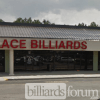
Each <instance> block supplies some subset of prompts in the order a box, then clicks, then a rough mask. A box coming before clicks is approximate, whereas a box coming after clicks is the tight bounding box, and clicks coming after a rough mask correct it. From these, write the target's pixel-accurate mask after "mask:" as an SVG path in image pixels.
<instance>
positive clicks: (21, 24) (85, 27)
mask: <svg viewBox="0 0 100 100" xmlns="http://www.w3.org/2000/svg"><path fill="white" fill-rule="evenodd" d="M0 25H10V26H33V27H52V28H53V27H54V28H75V29H100V27H88V26H74V25H49V24H31V23H11V22H0Z"/></svg>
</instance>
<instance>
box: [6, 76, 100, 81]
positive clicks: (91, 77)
mask: <svg viewBox="0 0 100 100" xmlns="http://www.w3.org/2000/svg"><path fill="white" fill-rule="evenodd" d="M67 78H100V77H58V78H19V79H7V78H6V79H5V81H9V80H40V79H44V80H45V79H67Z"/></svg>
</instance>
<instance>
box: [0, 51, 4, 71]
mask: <svg viewBox="0 0 100 100" xmlns="http://www.w3.org/2000/svg"><path fill="white" fill-rule="evenodd" d="M4 71H5V51H4V50H0V72H4Z"/></svg>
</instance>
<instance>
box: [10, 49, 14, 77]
mask: <svg viewBox="0 0 100 100" xmlns="http://www.w3.org/2000/svg"><path fill="white" fill-rule="evenodd" d="M9 75H14V50H9Z"/></svg>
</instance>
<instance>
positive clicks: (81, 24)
mask: <svg viewBox="0 0 100 100" xmlns="http://www.w3.org/2000/svg"><path fill="white" fill-rule="evenodd" d="M78 26H87V25H86V24H84V23H79V24H78Z"/></svg>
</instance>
